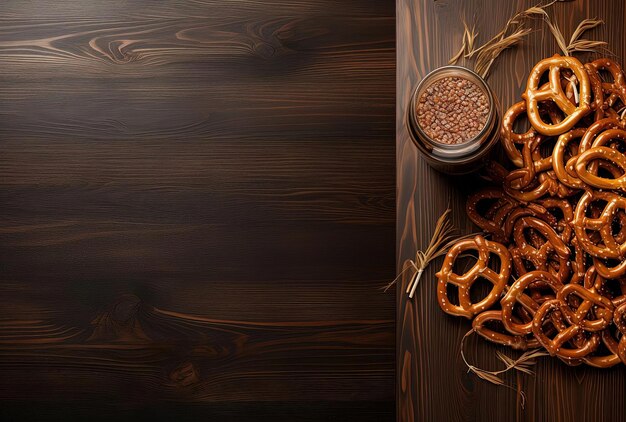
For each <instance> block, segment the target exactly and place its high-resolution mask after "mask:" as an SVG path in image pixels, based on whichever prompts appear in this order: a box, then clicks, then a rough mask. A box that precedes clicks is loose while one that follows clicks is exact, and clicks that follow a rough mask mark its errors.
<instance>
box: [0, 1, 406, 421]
mask: <svg viewBox="0 0 626 422" xmlns="http://www.w3.org/2000/svg"><path fill="white" fill-rule="evenodd" d="M394 27H395V19H394V3H393V1H379V0H348V1H344V2H340V3H337V2H333V1H330V0H307V1H284V0H273V1H256V0H238V1H235V0H232V1H217V0H188V1H183V0H166V1H158V2H155V1H148V0H112V1H106V2H100V1H83V0H67V1H61V2H50V1H47V0H33V1H28V2H24V1H21V0H6V1H2V2H0V204H1V205H0V208H1V211H0V215H1V218H0V262H1V266H0V280H1V281H0V416H1V417H2V418H3V419H15V420H29V419H30V420H41V419H42V418H46V417H50V418H53V419H54V418H57V417H63V418H64V419H67V418H70V419H75V420H84V419H85V418H89V419H94V418H96V419H98V418H103V419H105V418H107V419H109V420H111V419H119V418H122V419H134V420H136V419H143V418H148V417H150V418H152V419H155V418H156V419H162V420H174V416H176V419H177V420H178V419H179V418H181V417H182V418H183V419H185V418H187V419H188V420H192V419H193V420H237V421H245V420H289V421H291V420H295V419H294V417H296V415H300V416H299V417H298V418H297V419H298V420H311V421H314V420H354V418H360V419H361V420H373V421H380V420H392V419H393V415H394V403H393V397H394V379H395V378H394V369H395V365H394V331H395V330H394V316H395V315H394V314H395V311H394V309H395V303H394V297H393V295H391V294H387V295H384V294H381V293H380V292H379V291H378V290H377V289H378V288H379V287H380V286H382V285H384V284H385V283H386V282H387V281H388V280H389V279H391V278H393V273H394V235H395V233H394V217H395V193H394V184H395V181H394V166H395V160H394V157H395V154H394V151H395V144H394V140H393V138H394V137H393V134H394V130H395V128H394V115H395V111H394V103H395V102H394V98H395V84H394V74H395V44H394Z"/></svg>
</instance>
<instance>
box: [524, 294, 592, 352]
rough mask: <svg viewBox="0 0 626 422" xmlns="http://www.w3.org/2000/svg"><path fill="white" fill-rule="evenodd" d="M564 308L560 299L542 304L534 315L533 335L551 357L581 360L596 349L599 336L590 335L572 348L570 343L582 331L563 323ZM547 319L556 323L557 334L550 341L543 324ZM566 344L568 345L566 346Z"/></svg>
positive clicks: (564, 305)
mask: <svg viewBox="0 0 626 422" xmlns="http://www.w3.org/2000/svg"><path fill="white" fill-rule="evenodd" d="M566 306H567V305H566V304H565V302H563V301H562V300H560V299H552V300H548V301H547V302H544V304H543V305H541V306H540V307H539V309H538V310H537V312H536V313H535V318H534V319H533V325H532V330H533V334H534V335H535V338H536V339H537V341H539V343H541V345H542V346H543V347H544V348H545V349H546V350H547V351H548V353H550V355H552V356H555V355H556V356H559V357H562V358H565V359H572V358H574V359H576V358H583V357H585V356H587V355H588V354H590V353H592V352H593V351H594V350H596V349H597V348H598V346H599V344H600V336H599V335H598V333H591V334H590V335H589V336H587V337H586V338H585V339H584V340H583V341H582V342H581V343H580V345H579V346H574V345H573V344H572V342H573V341H574V339H575V338H576V336H577V335H578V334H580V333H581V332H582V330H583V329H582V327H581V326H580V325H577V324H573V325H568V324H566V323H565V321H564V318H563V313H562V309H563V308H565V307H566ZM548 317H554V319H555V320H556V321H558V326H557V330H558V334H557V335H556V336H555V337H554V338H552V339H551V338H549V337H548V336H547V334H546V333H545V331H544V323H545V322H546V321H547V319H548ZM568 344H570V345H569V346H568Z"/></svg>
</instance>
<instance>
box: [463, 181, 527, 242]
mask: <svg viewBox="0 0 626 422" xmlns="http://www.w3.org/2000/svg"><path fill="white" fill-rule="evenodd" d="M485 200H495V202H494V204H493V206H492V207H491V208H490V210H488V212H487V213H486V214H485V216H482V215H480V212H479V211H478V208H479V204H480V202H482V201H485ZM516 206H517V201H515V200H513V199H511V198H508V197H507V196H506V195H505V194H504V192H502V191H501V190H498V189H483V190H480V191H478V192H476V193H475V194H473V195H471V196H470V197H469V198H468V200H467V203H466V208H465V209H466V212H467V215H468V217H469V218H470V220H472V222H473V223H474V224H476V225H477V226H478V227H480V228H481V229H483V230H485V231H486V232H488V233H491V234H492V235H493V239H494V240H495V241H504V240H505V237H504V230H503V228H502V225H503V223H504V219H505V218H506V216H507V215H508V214H509V212H511V210H513V209H514V208H515V207H516ZM489 211H491V212H489Z"/></svg>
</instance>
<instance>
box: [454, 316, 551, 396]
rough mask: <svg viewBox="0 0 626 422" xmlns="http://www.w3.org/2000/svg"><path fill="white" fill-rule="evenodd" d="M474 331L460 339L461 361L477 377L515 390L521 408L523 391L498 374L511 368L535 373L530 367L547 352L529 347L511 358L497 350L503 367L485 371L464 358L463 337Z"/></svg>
mask: <svg viewBox="0 0 626 422" xmlns="http://www.w3.org/2000/svg"><path fill="white" fill-rule="evenodd" d="M475 332H476V331H475V330H474V329H473V328H472V329H471V330H469V331H468V332H467V333H465V335H464V336H463V338H462V339H461V359H463V362H464V363H465V365H466V366H467V368H468V370H469V371H470V372H473V373H474V374H476V376H478V377H479V378H482V379H484V380H485V381H489V382H490V383H492V384H495V385H501V386H504V387H507V388H510V389H511V390H514V391H517V392H518V394H519V395H520V403H521V405H522V408H523V407H524V403H525V402H526V395H525V394H524V392H523V391H522V390H516V389H515V388H514V387H513V386H511V385H509V384H506V383H505V382H504V380H503V379H502V378H500V376H499V375H501V374H503V373H505V372H508V371H510V370H511V369H515V370H517V371H520V372H522V373H524V374H528V375H534V374H535V373H534V372H533V371H532V370H531V369H530V368H531V367H532V366H534V365H535V364H536V363H537V361H536V359H537V358H539V357H542V356H548V355H549V354H548V353H547V352H545V351H543V350H541V349H531V350H527V351H525V352H524V353H522V355H521V356H520V357H519V358H517V359H513V358H511V357H509V356H507V355H505V354H504V353H502V352H500V351H497V352H496V356H497V357H498V359H499V360H501V361H502V362H503V363H504V365H505V368H504V369H501V370H499V371H487V370H486V369H481V368H478V367H477V366H474V365H472V364H470V363H469V362H468V361H467V359H466V358H465V353H464V348H465V339H466V338H467V337H469V336H470V335H472V334H473V333H475Z"/></svg>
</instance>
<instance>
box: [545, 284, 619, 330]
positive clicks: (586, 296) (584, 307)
mask: <svg viewBox="0 0 626 422" xmlns="http://www.w3.org/2000/svg"><path fill="white" fill-rule="evenodd" d="M572 294H573V295H577V296H578V297H580V298H581V299H582V302H581V303H580V305H579V306H578V307H577V308H576V309H575V310H572V309H571V308H570V307H569V306H568V304H567V302H568V301H567V297H568V296H569V295H572ZM556 297H557V299H560V300H562V301H563V302H564V303H565V306H562V307H561V312H563V316H564V317H565V319H566V320H567V321H568V322H569V323H570V324H577V325H580V326H581V327H582V328H584V329H585V330H586V331H591V332H594V331H601V330H604V329H605V328H607V327H608V326H609V324H610V323H611V321H612V320H613V303H612V302H611V300H610V299H607V298H606V297H604V296H601V295H599V294H598V293H596V292H594V291H593V290H588V289H585V288H584V287H583V286H581V285H580V284H571V283H570V284H566V285H564V286H563V288H561V289H560V290H559V291H558V293H557V295H556ZM592 307H595V309H594V313H595V314H597V316H596V318H595V319H592V318H593V317H590V316H589V313H590V311H591V308H592Z"/></svg>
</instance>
